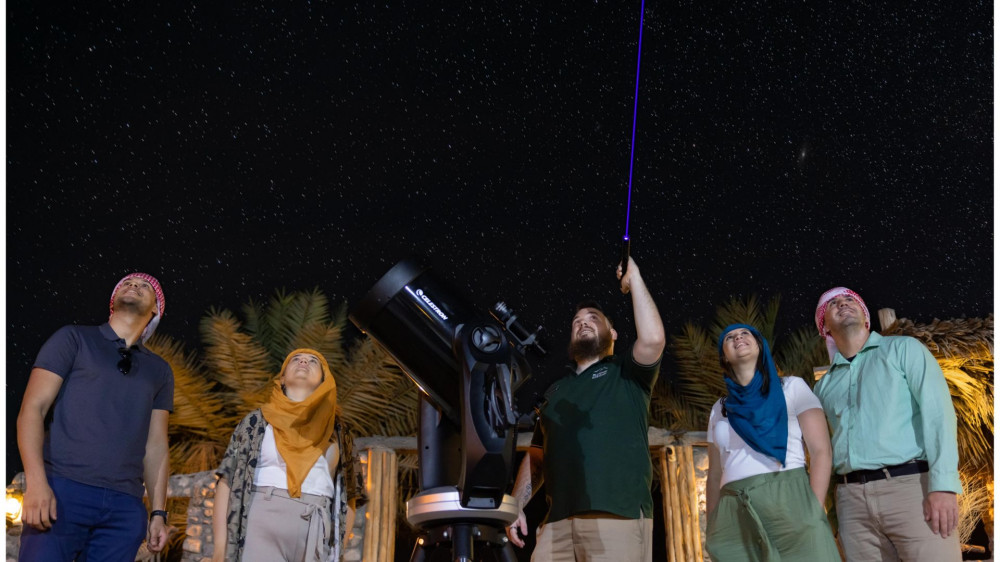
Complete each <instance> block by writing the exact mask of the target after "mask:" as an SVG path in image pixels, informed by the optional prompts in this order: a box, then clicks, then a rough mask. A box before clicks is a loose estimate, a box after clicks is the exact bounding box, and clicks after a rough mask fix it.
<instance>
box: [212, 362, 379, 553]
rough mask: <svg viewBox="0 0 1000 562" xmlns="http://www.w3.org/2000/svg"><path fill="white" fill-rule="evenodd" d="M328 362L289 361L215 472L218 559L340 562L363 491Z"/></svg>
mask: <svg viewBox="0 0 1000 562" xmlns="http://www.w3.org/2000/svg"><path fill="white" fill-rule="evenodd" d="M336 410H337V384H336V381H335V380H334V378H333V374H332V373H331V372H330V366H329V365H328V364H327V362H326V359H325V358H324V357H323V354H321V353H319V352H318V351H315V350H313V349H296V350H295V351H293V352H291V353H289V354H288V356H287V357H286V358H285V362H284V363H283V364H282V366H281V371H280V374H279V376H278V377H277V378H276V379H275V381H274V388H273V390H272V392H271V396H270V397H269V398H268V400H267V402H266V403H265V404H264V405H263V406H262V407H260V408H259V409H257V410H254V411H252V412H250V413H249V414H247V416H246V417H244V418H243V420H242V421H241V422H240V423H239V425H238V426H236V431H235V432H233V437H232V439H231V440H230V442H229V447H228V449H226V455H225V458H223V460H222V464H221V466H220V467H219V469H218V470H217V471H216V473H217V474H218V475H219V482H218V484H217V486H216V490H215V510H214V514H213V518H212V519H213V520H212V530H213V540H214V543H215V544H214V554H213V561H216V562H221V561H226V562H238V561H239V562H243V561H246V562H256V561H267V562H276V561H287V562H314V561H321V562H326V561H328V560H339V558H340V551H341V545H342V543H343V538H344V534H345V531H346V530H347V529H348V528H350V524H351V520H352V519H353V514H354V510H353V507H354V505H353V504H354V501H355V498H357V497H359V492H360V487H359V482H358V480H357V479H356V478H355V477H354V471H353V460H352V455H351V454H350V450H349V449H350V442H349V440H347V439H346V438H347V436H346V434H345V433H344V432H343V431H342V428H341V427H340V424H339V423H338V420H337V418H336Z"/></svg>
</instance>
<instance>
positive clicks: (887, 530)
mask: <svg viewBox="0 0 1000 562" xmlns="http://www.w3.org/2000/svg"><path fill="white" fill-rule="evenodd" d="M926 496H927V473H923V474H909V475H906V476H896V477H891V478H887V479H885V480H876V481H874V482H868V483H865V484H860V483H858V484H838V485H837V519H838V522H839V533H838V534H839V535H840V544H841V546H843V547H844V554H845V555H846V556H847V560H848V562H862V561H863V562H870V561H875V562H896V561H897V560H903V561H905V562H951V561H955V562H958V561H960V560H961V559H962V552H961V547H960V545H959V544H958V535H957V534H956V533H955V532H952V534H951V536H949V537H948V538H947V539H943V538H941V535H936V534H934V533H933V532H932V531H931V527H930V523H929V522H928V521H924V506H923V502H924V498H925V497H926Z"/></svg>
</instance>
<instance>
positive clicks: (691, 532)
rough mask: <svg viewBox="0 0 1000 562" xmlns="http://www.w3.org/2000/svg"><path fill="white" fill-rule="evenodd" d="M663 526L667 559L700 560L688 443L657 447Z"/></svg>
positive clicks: (694, 561)
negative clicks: (660, 475)
mask: <svg viewBox="0 0 1000 562" xmlns="http://www.w3.org/2000/svg"><path fill="white" fill-rule="evenodd" d="M660 471H661V473H662V474H663V480H662V481H661V483H660V489H661V490H662V492H663V525H664V530H665V532H666V536H667V560H668V561H669V562H701V560H702V551H701V528H700V527H699V525H698V491H697V482H696V480H695V472H694V455H693V453H692V449H691V445H668V446H666V447H662V448H660Z"/></svg>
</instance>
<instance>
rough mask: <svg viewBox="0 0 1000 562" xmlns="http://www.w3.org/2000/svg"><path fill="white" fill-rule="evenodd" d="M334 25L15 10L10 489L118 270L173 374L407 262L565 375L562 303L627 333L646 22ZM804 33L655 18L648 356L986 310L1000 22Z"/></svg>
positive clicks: (422, 18) (755, 19)
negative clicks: (242, 329) (766, 302)
mask: <svg viewBox="0 0 1000 562" xmlns="http://www.w3.org/2000/svg"><path fill="white" fill-rule="evenodd" d="M354 4H355V3H354V2H315V1H314V2H309V1H300V0H294V1H282V2H273V3H262V2H259V1H249V2H206V3H204V4H202V3H198V4H193V3H191V2H186V1H176V2H175V1H169V2H158V1H148V2H112V3H108V2H101V1H98V2H58V1H57V2H29V1H26V0H10V1H8V2H7V43H6V45H7V51H6V59H7V144H6V150H7V153H6V154H7V184H6V190H7V273H6V286H7V309H6V330H7V422H8V425H7V439H8V448H7V450H8V454H7V478H8V480H9V478H10V477H11V476H12V475H13V473H14V471H16V470H18V469H19V468H20V459H19V458H18V457H17V454H16V448H15V447H14V423H13V422H14V419H15V417H16V413H17V410H18V408H19V404H20V397H21V395H22V394H23V390H24V385H25V383H26V378H27V374H28V372H29V370H30V367H31V362H32V360H33V358H34V355H35V354H36V353H37V350H38V348H39V347H40V346H41V344H42V343H43V342H44V341H45V339H46V338H47V337H48V336H49V335H51V333H52V332H54V331H55V330H56V329H57V328H58V327H59V326H61V325H64V324H69V323H84V324H97V323H101V322H103V321H104V320H105V319H106V315H107V301H108V298H109V296H110V292H111V289H112V288H113V286H114V284H115V283H116V282H117V281H118V279H119V278H120V277H121V276H122V275H124V274H125V273H128V272H130V271H134V270H140V271H146V272H149V273H152V274H153V275H155V276H157V277H158V278H159V279H160V280H161V282H162V283H163V286H164V290H165V293H166V299H167V307H166V308H167V309H166V314H165V318H164V320H163V322H162V323H161V325H160V328H159V330H160V332H161V333H165V334H167V335H171V336H173V337H175V338H178V339H181V340H183V341H184V342H185V343H186V344H187V345H188V348H189V349H192V350H194V349H197V348H198V345H199V340H198V332H197V326H198V321H199V319H200V318H201V317H202V315H203V314H204V313H205V312H206V311H207V310H208V309H209V307H211V306H221V307H226V308H230V309H233V310H237V309H238V307H239V306H240V305H241V304H242V303H244V302H247V301H248V300H250V299H255V300H266V299H267V298H268V297H270V296H271V295H273V294H274V291H275V289H277V288H282V287H283V288H286V289H288V290H300V289H312V288H314V287H319V288H320V289H321V290H323V291H324V292H325V293H327V294H328V295H329V296H331V297H332V298H333V299H334V300H337V301H347V302H348V303H349V304H351V303H355V302H357V300H358V299H359V298H360V297H362V296H363V295H364V294H365V292H366V291H367V290H368V288H370V287H371V285H372V284H374V282H375V281H376V280H377V279H378V278H379V277H380V276H381V275H382V274H383V273H384V272H385V271H387V270H388V269H389V268H390V267H391V266H392V265H393V264H394V263H396V262H397V261H399V260H400V259H402V258H404V257H407V256H410V255H422V256H427V257H428V260H429V262H430V263H431V264H432V265H433V267H434V270H435V271H436V273H437V275H438V276H439V277H441V278H443V279H445V280H447V281H449V282H451V283H453V284H454V285H455V286H457V287H459V290H460V291H464V293H465V294H466V295H468V298H469V299H470V300H471V301H472V302H473V304H475V305H476V306H479V307H482V308H483V310H486V308H487V307H489V306H490V305H492V304H493V303H494V302H495V301H496V300H498V299H502V300H505V301H506V302H507V303H508V304H509V305H510V306H511V307H513V308H514V309H516V310H517V311H518V312H519V313H520V314H521V316H522V318H524V319H525V320H526V321H527V322H529V323H532V324H539V323H540V324H542V325H544V326H545V330H546V331H547V332H548V333H549V335H550V341H551V342H553V343H551V344H550V346H549V347H551V348H553V349H555V350H556V352H555V354H554V356H556V358H555V359H553V361H556V362H562V361H563V354H562V352H561V350H562V349H563V347H564V343H563V339H564V337H565V335H566V332H567V331H568V324H569V319H570V317H571V315H572V306H573V304H574V303H576V302H577V301H579V300H581V298H582V297H584V296H593V297H596V298H598V299H601V300H603V301H604V302H606V303H608V306H609V308H611V309H612V310H613V311H617V312H618V315H619V318H625V319H626V321H627V318H628V316H627V314H624V310H625V309H626V307H625V305H626V303H627V301H626V300H625V298H623V297H622V296H621V295H620V293H618V291H617V284H616V282H615V280H614V266H615V264H616V263H617V260H618V254H619V244H620V240H621V238H622V235H623V230H624V223H625V211H626V206H627V205H626V200H627V194H628V174H629V162H630V138H631V132H632V131H631V130H632V112H633V95H634V92H635V78H636V76H635V72H636V51H637V44H638V31H639V14H640V3H639V2H621V1H618V0H615V1H607V0H597V1H579V0H574V1H571V2H566V1H555V0H553V1H545V2H537V1H536V2H525V1H521V0H504V1H489V0H487V1H484V2H465V3H433V2H390V3H388V4H385V3H378V4H371V3H362V4H361V5H357V6H355V5H354ZM815 4H817V3H815V2H763V1H761V2H736V3H733V2H691V1H685V2H680V3H677V2H658V1H656V0H650V1H649V2H648V3H647V4H646V7H645V24H644V31H643V43H642V66H641V74H640V85H639V99H638V123H637V132H636V147H635V161H634V162H635V163H634V179H633V185H632V189H633V193H632V212H631V221H630V229H629V230H630V232H629V234H630V235H631V237H632V240H633V244H632V247H633V249H632V255H633V257H634V258H635V260H636V262H637V263H638V265H639V267H640V269H641V271H642V273H643V276H644V278H645V279H646V281H647V284H648V285H649V287H650V288H651V290H652V292H653V294H654V296H655V298H656V300H657V302H658V304H659V307H660V311H661V314H662V316H663V319H664V323H665V325H666V327H667V330H668V334H676V333H678V332H679V331H680V329H681V327H682V326H683V324H684V322H686V321H689V320H691V321H696V322H705V321H707V320H709V319H711V318H712V316H713V314H714V310H715V307H716V306H717V305H720V304H722V303H724V302H725V301H726V300H727V299H729V298H730V297H746V296H748V295H750V294H753V293H756V294H758V295H760V296H762V297H765V298H770V297H773V296H776V295H779V294H780V295H781V297H782V313H781V315H780V317H779V333H787V332H789V331H791V330H793V329H795V328H797V327H799V326H801V325H806V324H810V323H811V322H812V311H813V308H814V306H815V303H816V299H817V298H818V296H819V295H820V293H822V292H823V291H824V290H826V289H828V288H830V287H832V286H835V285H846V286H849V287H851V288H853V289H855V290H857V291H859V292H860V293H861V295H862V296H863V297H864V298H865V300H866V301H867V303H868V306H869V308H870V309H871V310H872V311H873V314H874V311H875V310H876V309H879V308H883V307H892V308H895V309H896V311H897V314H898V315H899V316H901V317H906V318H911V319H913V320H916V321H930V320H931V319H933V318H935V317H937V318H942V319H943V318H952V317H962V316H968V317H983V316H986V315H987V314H989V313H991V312H992V311H993V216H992V209H993V189H992V178H993V169H992V130H993V105H992V99H993V92H992V60H993V53H992V42H993V31H992V28H993V18H992V5H991V4H990V3H988V2H969V3H963V2H960V3H958V4H955V3H953V2H914V3H906V5H905V6H898V7H897V6H885V5H882V4H885V3H880V2H866V1H845V2H826V3H819V4H821V5H819V6H817V5H815ZM889 4H893V3H889ZM441 5H444V6H446V7H439V6H441ZM621 326H622V324H621V322H620V323H619V327H621ZM625 331H626V332H631V330H625ZM664 377H666V378H669V372H667V369H665V371H664Z"/></svg>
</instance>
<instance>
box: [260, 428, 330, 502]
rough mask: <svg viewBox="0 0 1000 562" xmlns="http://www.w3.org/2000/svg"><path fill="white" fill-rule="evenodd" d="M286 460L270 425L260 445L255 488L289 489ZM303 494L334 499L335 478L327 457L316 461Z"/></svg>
mask: <svg viewBox="0 0 1000 562" xmlns="http://www.w3.org/2000/svg"><path fill="white" fill-rule="evenodd" d="M285 466H287V465H285V459H283V458H281V455H280V454H279V453H278V446H277V445H276V444H275V442H274V430H273V429H272V428H271V425H270V424H268V426H267V429H265V430H264V441H263V442H262V443H261V444H260V458H259V459H258V460H257V468H256V469H255V470H254V472H253V483H254V485H255V486H274V487H275V488H281V489H282V490H287V489H288V473H287V472H286V471H285ZM302 493H303V494H313V495H316V496H326V497H328V498H332V497H333V477H331V476H330V463H328V462H327V461H326V456H325V455H320V456H319V458H318V459H316V464H314V465H313V466H312V468H310V469H309V474H308V475H307V476H306V479H305V481H304V482H302Z"/></svg>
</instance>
